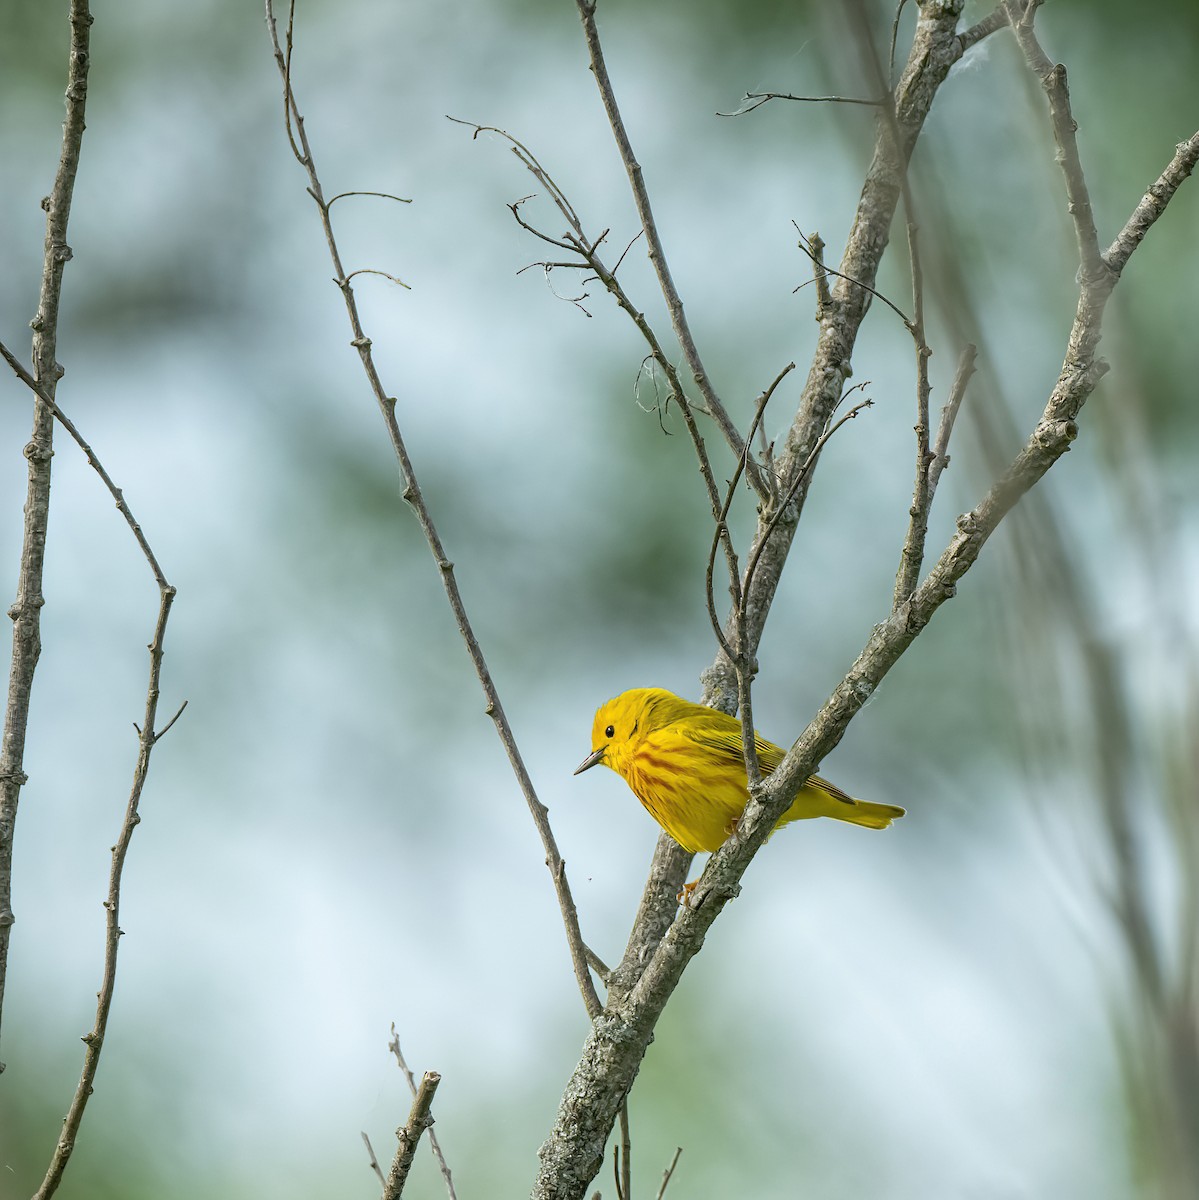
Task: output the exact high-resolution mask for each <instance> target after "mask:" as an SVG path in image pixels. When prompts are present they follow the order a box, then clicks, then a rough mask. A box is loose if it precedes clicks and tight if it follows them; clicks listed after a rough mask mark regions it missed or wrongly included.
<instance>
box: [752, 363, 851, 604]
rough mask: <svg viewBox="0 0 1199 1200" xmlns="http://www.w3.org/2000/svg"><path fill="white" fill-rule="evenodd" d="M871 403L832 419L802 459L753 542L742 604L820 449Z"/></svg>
mask: <svg viewBox="0 0 1199 1200" xmlns="http://www.w3.org/2000/svg"><path fill="white" fill-rule="evenodd" d="M867 386H869V385H868V383H866V382H862V383H856V384H854V386H853V387H852V388H850V391H851V392H853V391H857V390H858V389H860V388H864V387H867ZM847 394H848V393H847ZM873 404H874V401H873V400H860V401H858V403H857V404H855V405H854V406H853V407H852V408H851V409H849V410H848V412H846V413H845V414H844V415H843V416H841V417H840V418H839V419H838V420H836V421H834V422H833V424H832V425H830V426H829V427H828V429H826V430H825V431H824V433H822V434H821V435H820V439H819V441H817V443H816V445H815V446H813V447H812V452H811V453H810V454H809V455H808V457H807V458H806V459H805V460H804V463H803V465H802V466H801V467H800V469H799V471H798V473H797V474H796V477H795V479H794V480H793V481H792V483H791V487H790V490H789V491H788V492H787V494H786V496H785V497H784V498H783V501H782V503H781V504H779V505H778V506H777V507H776V508H775V510H774V512H773V513H772V515H771V517H770V519H769V520H768V521H767V522H766V525H765V529H764V530H763V531H762V533H761V534H760V536H759V537H758V539H757V540H756V541H755V542H754V548H753V552H752V553H751V554H750V558H749V563H748V565H747V566H746V568H745V582H744V585H743V586H742V589H741V603H742V606H744V604H745V602H746V598H747V597H748V596H749V591H750V587H751V586H752V585H753V581H754V572H755V571H757V569H758V563H759V562H760V561H761V558H762V552H763V550H765V548H766V544H767V542H769V541H770V537H771V535H772V534H773V533H774V531H775V530H776V529H777V528H778V526H779V522H780V521H781V520H782V519H783V514H784V513H785V512H786V511H787V507H788V506H789V505H790V504H791V502H792V501H793V500H794V499H795V496H796V493H797V492H798V491H799V488H800V486H801V484H802V483H803V481H804V480H805V479H806V478H807V477H808V472H809V471H811V469H812V467H813V466H815V464H816V460H817V459H818V458H819V457H820V452H821V450H823V449H824V448H825V446H827V445H828V442H829V439H830V438H831V437H832V436H833V434H835V433H836V432H837V430H838V429H840V428H841V426H842V425H844V424H846V423H847V422H849V421H852V420H853V419H854V418H855V417H856V416H857V415H858V413H860V412H861V411H862V410H863V409H866V408H870V407H872V406H873ZM738 615H739V619H740V620H742V621H744V620H745V612H744V611H742V612H740V613H739V614H738Z"/></svg>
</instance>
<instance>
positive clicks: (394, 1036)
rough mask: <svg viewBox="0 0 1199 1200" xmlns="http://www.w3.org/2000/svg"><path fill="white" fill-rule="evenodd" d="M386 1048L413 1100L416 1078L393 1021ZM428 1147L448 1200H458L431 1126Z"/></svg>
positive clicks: (415, 1091)
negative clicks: (410, 1068) (389, 1039)
mask: <svg viewBox="0 0 1199 1200" xmlns="http://www.w3.org/2000/svg"><path fill="white" fill-rule="evenodd" d="M387 1048H388V1050H390V1051H391V1052H392V1054H394V1055H395V1060H396V1062H397V1063H398V1064H399V1067H400V1070H401V1071H402V1072H403V1073H404V1078H405V1079H406V1080H407V1081H408V1090H409V1091H410V1092H411V1093H412V1096H413V1099H415V1098H416V1095H417V1090H418V1089H417V1086H416V1076H415V1075H413V1074H412V1072H411V1070H409V1068H408V1064H407V1063H406V1062H405V1061H404V1052H403V1051H402V1050H401V1049H400V1035H399V1034H398V1033H396V1027H395V1022H394V1021H392V1023H391V1041H390V1042H388V1043H387ZM364 1136H365V1135H364ZM429 1147H430V1149H431V1150H432V1151H433V1155H434V1157H435V1158H436V1159H437V1165H438V1167H439V1168H440V1170H441V1178H442V1180H443V1181H444V1182H445V1188H446V1191H447V1192H448V1193H449V1197H450V1200H458V1197H457V1194H456V1193H455V1191H454V1180H453V1178H452V1176H451V1175H450V1168H449V1166H448V1165H447V1164H446V1161H445V1155H444V1154H442V1152H441V1143H440V1142H438V1140H437V1134H435V1133H434V1132H433V1129H432V1126H430V1127H429Z"/></svg>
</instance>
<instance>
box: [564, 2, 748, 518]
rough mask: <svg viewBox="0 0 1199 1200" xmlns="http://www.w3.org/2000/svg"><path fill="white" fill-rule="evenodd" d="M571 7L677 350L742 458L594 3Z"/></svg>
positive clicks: (723, 432) (714, 417) (739, 438)
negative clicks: (661, 229)
mask: <svg viewBox="0 0 1199 1200" xmlns="http://www.w3.org/2000/svg"><path fill="white" fill-rule="evenodd" d="M575 4H576V7H577V8H578V10H579V17H580V18H581V20H582V22H583V33H584V36H585V37H586V39H587V52H588V55H589V56H590V58H591V72H592V74H593V75H594V76H595V83H596V86H597V87H598V88H599V92H600V98H601V100H602V101H603V104H604V112H605V113H606V114H607V116H608V124H609V125H610V126H611V127H612V134H613V136H614V137H615V139H616V146H617V149H618V150H619V151H620V158H621V161H622V162H623V163H624V167H625V171H626V173H627V174H628V177H629V186H630V188H631V189H632V192H633V201H634V203H635V204H636V206H637V215H638V217H640V219H641V228H642V229H643V230H644V231H645V240H646V245H647V249H648V253H649V260H650V262H651V263H652V264H653V267H654V271H655V272H656V273H657V276H658V285H659V286H660V287H661V289H662V296H663V298H664V299H665V301H666V307H667V309H668V310H669V312H670V321H671V325H672V326H673V327H674V333H675V337H676V338H678V341H679V345H680V346H681V347H682V350H683V357H684V358H685V359H686V360H687V366H688V368H689V369H690V371H691V374H692V376H693V378H694V379H695V385H696V387H698V388H699V392H700V395H701V396H702V397H703V399H704V404H705V405H706V407H707V409H708V413H709V415H710V416H711V417H712V419H713V420H714V421H715V422H716V424H717V426H718V427H719V428H720V432H721V433H722V434H723V435H724V440H725V441H726V442H727V443H728V444H729V446H730V448H731V449H732V451H733V453H734V454H741V453H743V452H744V447H743V446H742V444H741V436H740V434H738V432H737V428H736V426H735V425H734V424H733V421H732V418H730V416H729V414H728V412H727V411H726V410H725V407H724V404H723V403H722V402H721V400H720V398H719V397H718V396H717V395H716V390H715V388H713V386H712V381H711V380H710V379H709V377H708V373H707V371H706V370H705V369H704V364H703V362H702V361H701V359H700V356H699V350H698V348H697V347H696V345H695V339H694V338H693V337H692V335H691V327H690V325H689V324H688V323H687V316H686V313H685V312H684V311H683V300H682V297H681V296H680V295H679V292H678V288H676V287H675V283H674V279H673V278H672V276H671V274H670V267H669V265H668V264H667V261H666V251H665V249H664V247H663V245H662V238H661V236H660V235H659V233H658V226H657V224H656V223H655V221H654V213H653V208H652V207H651V205H650V199H649V192H648V191H647V189H646V186H645V179H644V177H643V175H642V171H641V164H640V163H639V162H638V161H637V157H636V155H635V154H634V153H633V145H632V143H631V142H630V141H629V135H628V131H627V130H626V129H625V126H624V118H623V117H621V115H620V108H619V106H618V105H617V103H616V93H615V92H614V91H613V89H612V80H611V79H610V78H609V77H608V67H607V64H606V63H605V62H604V51H603V47H602V46H601V45H600V36H599V29H598V28H597V27H596V23H595V0H575ZM746 477H747V478H748V479H749V482H750V484H751V486H752V487H753V489H754V491H755V492H757V493H758V495H759V497H761V499H763V500H765V499H766V498H767V493H766V489H765V485H764V484H763V483H762V480H761V477H760V475H759V473H758V470H757V466H756V464H754V463H752V462H751V463H750V464H749V467H748V469H747V472H746Z"/></svg>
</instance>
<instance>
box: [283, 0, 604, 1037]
mask: <svg viewBox="0 0 1199 1200" xmlns="http://www.w3.org/2000/svg"><path fill="white" fill-rule="evenodd" d="M292 11H293V12H294V0H293V3H292ZM266 20H267V29H268V30H269V32H270V37H271V44H272V47H273V49H274V54H275V63H276V65H277V66H278V68H279V74H280V76H281V77H282V79H283V89H284V102H285V105H286V107H287V110H288V112H289V114H290V118H289V130H290V127H291V123H292V122H294V127H295V131H296V133H295V136H296V137H297V138H298V139H299V146H300V147H301V152H300V153H298V154H297V158H298V160H299V161H300V163H301V165H302V166H303V167H304V169H305V171H306V172H307V174H308V183H309V188H308V190H309V193H310V194H311V196H312V198H313V200H314V201H315V202H316V205H317V208H318V210H319V211H320V218H321V225H322V227H323V229H324V233H325V242H326V245H327V247H328V250H329V256H330V259H331V260H332V263H333V269H334V273H335V275H334V277H335V281H336V282H337V285H338V287H339V288H340V289H341V294H342V298H343V299H344V301H345V306H346V314H347V316H348V318H349V322H350V328H351V330H352V332H353V338H352V339H351V342H350V344H351V345H352V346H353V347H354V348H355V349H356V350H357V351H358V357H359V360H360V361H361V363H362V369H363V371H364V372H365V374H366V377H367V381H368V383H369V384H370V388H371V391H372V393H373V394H374V397H375V401H376V403H377V404H378V407H379V412H380V415H381V416H382V418H383V422H384V425H385V426H386V428H387V434H388V437H389V439H390V441H391V446H392V451H393V453H394V454H395V458H396V463H397V465H398V467H399V471H400V479H401V483H402V485H403V492H402V494H403V497H404V499H405V500H406V501H407V502H408V504H409V505H410V506H411V507H412V510H413V512H414V513H415V514H416V518H417V522H418V523H419V525H420V527H421V532H422V533H423V534H424V536H425V541H426V542H427V543H428V546H429V550H430V552H431V553H432V555H433V560H434V562H435V563H436V564H437V569H438V572H439V574H440V576H441V582H442V587H443V588H444V590H445V594H446V599H447V601H448V602H449V605H450V609H451V611H452V612H453V614H454V621H455V623H456V625H457V626H458V632H459V634H460V635H461V637H462V640H463V641H464V642H465V643H466V649H467V653H468V654H469V656H470V660H471V663H472V665H473V666H474V668H475V673H476V675H477V676H478V678H479V683H480V685H481V687H482V689H483V695H484V697H485V699H486V707H485V711H486V713H487V715H488V716H489V717H491V719H492V721H493V722H494V723H495V727H496V732H497V733H498V735H499V738H500V742H501V743H502V745H503V747H504V750H505V752H506V753H507V755H508V762H509V764H510V765H511V767H512V771H513V774H514V775H515V776H516V779H517V782H518V784H519V786H520V790H521V793H522V795H523V796H524V798H525V802H526V804H527V805H528V808H529V812H530V814H531V815H532V817H533V823H534V825H536V827H537V832H538V834H539V836H540V837H541V843H542V846H543V848H544V850H545V856H546V857H545V861H546V866H547V867H548V868H549V872H550V878H551V879H552V880H553V883H554V889H555V892H556V894H557V898H558V907H559V908H560V910H561V912H562V923H563V926H564V928H565V931H566V941H567V945H568V947H569V949H570V957H571V964H572V966H573V967H574V973H575V980H576V982H577V983H578V985H579V991H580V993H581V994H582V997H583V1003H584V1005H585V1006H586V1008H587V1012H588V1015H590V1016H594V1015H595V1014H596V1013H598V1012H599V1011H600V1007H601V1005H600V1000H599V996H598V994H597V993H596V990H595V983H594V982H593V981H592V978H591V974H590V971H589V969H588V966H587V951H586V947H585V946H584V944H583V936H582V933H581V932H580V930H579V917H578V912H577V911H576V909H575V903H574V897H573V896H572V894H571V890H570V885H569V883H568V882H567V879H566V867H565V863H564V862H563V860H562V855H561V854H560V853H559V851H558V845H557V842H556V841H555V839H554V834H553V830H552V829H551V828H550V823H549V811H548V810H547V809H546V807H545V805H544V804H542V803H541V801H540V800H539V799H538V797H537V792H536V789H535V788H534V787H533V781H532V779H531V778H530V776H529V773H528V770H527V768H526V767H525V763H524V759H523V757H522V756H521V753H520V750H519V748H518V747H517V745H516V738H515V737H514V735H513V733H512V727H511V725H510V724H509V723H508V718H507V716H506V714H505V713H504V709H503V706H502V705H501V704H500V697H499V692H498V690H497V689H496V686H495V683H494V682H493V680H492V678H491V671H490V669H489V667H488V666H487V661H486V659H485V658H484V657H483V650H482V648H481V647H480V645H479V641H478V639H477V638H476V637H475V632H474V629H473V627H472V626H471V623H470V620H469V618H468V617H467V613H466V606H465V604H464V603H463V600H462V593H461V591H460V590H459V588H458V582H457V580H456V579H455V578H454V564H453V563H452V562H451V561H450V559H449V557H448V556H447V555H446V552H445V548H444V546H443V545H442V542H441V537H440V535H439V534H438V532H437V528H436V526H435V525H434V524H433V518H432V515H431V514H430V512H429V509H428V507H427V506H426V504H425V500H424V495H423V493H422V492H421V488H420V484H419V482H418V480H417V478H416V473H415V471H414V469H413V466H412V460H411V458H410V457H409V455H408V448H407V446H406V445H405V444H404V439H403V436H402V435H401V433H400V427H399V423H398V422H397V420H396V414H395V408H396V401H395V397H394V396H389V395H388V394H387V391H386V390H385V389H384V387H383V384H382V381H381V380H380V378H379V373H378V371H377V370H376V368H375V362H374V357H373V355H372V353H371V342H370V339H369V338H368V337H367V336H366V334H365V333H364V332H363V329H362V321H361V318H360V317H359V314H358V303H357V300H356V299H355V296H354V289H353V285H352V283H351V282H350V280H349V279H348V278H347V277H346V272H345V269H344V268H343V266H342V263H341V253H340V251H339V250H338V247H337V239H336V237H335V235H334V233H333V226H332V224H331V222H330V220H329V206H328V204H327V203H326V201H325V199H324V191H323V189H322V188H321V182H320V179H319V177H318V175H317V172H316V167H315V164H314V162H313V158H312V148H311V146H310V145H309V143H308V135H307V133H306V131H305V129H304V118H303V117H302V116H301V114H300V110H299V107H298V105H297V103H296V98H295V92H294V90H293V89H292V86H291V76H290V69H289V61H290V60H289V57H288V56H287V55H285V54H284V51H283V48H282V46H281V45H280V44H279V33H278V29H277V27H276V23H275V13H274V4H273V0H266ZM290 32H291V24H290V18H289V25H288V53H289V54H290V47H291V36H290Z"/></svg>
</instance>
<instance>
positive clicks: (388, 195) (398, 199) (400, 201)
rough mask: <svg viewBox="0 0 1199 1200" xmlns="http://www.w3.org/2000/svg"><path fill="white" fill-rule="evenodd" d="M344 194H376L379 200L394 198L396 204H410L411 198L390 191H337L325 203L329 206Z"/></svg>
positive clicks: (342, 197)
mask: <svg viewBox="0 0 1199 1200" xmlns="http://www.w3.org/2000/svg"><path fill="white" fill-rule="evenodd" d="M346 196H378V197H379V198H380V199H381V200H394V201H395V202H396V203H397V204H411V203H412V201H411V200H406V199H404V197H403V196H393V195H392V194H391V192H338V193H337V195H336V196H330V197H329V199H328V201H327V204H328V206H329V207H330V208H332V207H333V205H334V204H336V203H337V202H338V200H342V199H344V198H345V197H346Z"/></svg>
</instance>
